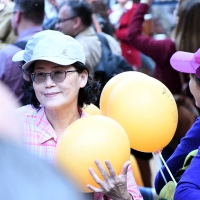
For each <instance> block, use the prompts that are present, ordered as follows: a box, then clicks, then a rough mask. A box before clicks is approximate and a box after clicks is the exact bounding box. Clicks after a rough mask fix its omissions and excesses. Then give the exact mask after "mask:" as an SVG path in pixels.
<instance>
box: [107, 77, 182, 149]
mask: <svg viewBox="0 0 200 200" xmlns="http://www.w3.org/2000/svg"><path fill="white" fill-rule="evenodd" d="M108 116H109V117H111V118H112V119H114V120H116V121H117V122H118V123H119V124H121V125H122V127H123V128H124V129H125V131H126V132H127V134H128V136H129V139H130V143H131V148H133V149H136V150H138V151H143V152H155V151H158V150H160V149H163V148H164V147H165V146H166V145H167V144H168V143H169V142H170V141H171V139H172V138H173V136H174V133H175V130H176V127H177V121H178V112H177V106H176V102H175V100H174V98H173V95H172V94H171V92H170V91H169V90H168V88H167V87H166V86H165V85H164V84H162V83H161V82H160V81H158V80H156V79H154V78H148V79H134V78H132V77H131V78H128V79H127V80H123V81H122V82H121V83H119V84H117V85H116V87H115V88H114V89H113V90H112V92H111V94H110V97H109V101H108Z"/></svg>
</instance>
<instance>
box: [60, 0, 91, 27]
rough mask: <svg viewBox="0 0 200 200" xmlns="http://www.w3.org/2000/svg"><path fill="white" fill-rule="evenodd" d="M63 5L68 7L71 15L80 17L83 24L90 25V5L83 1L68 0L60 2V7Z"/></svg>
mask: <svg viewBox="0 0 200 200" xmlns="http://www.w3.org/2000/svg"><path fill="white" fill-rule="evenodd" d="M64 5H67V6H68V7H70V12H71V13H70V14H71V16H77V17H80V18H81V21H82V23H83V25H85V26H91V25H92V6H91V5H90V4H89V3H87V2H84V1H77V0H69V1H66V2H64V3H62V4H61V6H60V8H61V7H62V6H64Z"/></svg>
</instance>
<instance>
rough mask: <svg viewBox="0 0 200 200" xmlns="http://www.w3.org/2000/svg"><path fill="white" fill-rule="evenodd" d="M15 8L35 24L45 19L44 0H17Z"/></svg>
mask: <svg viewBox="0 0 200 200" xmlns="http://www.w3.org/2000/svg"><path fill="white" fill-rule="evenodd" d="M14 9H15V10H19V11H20V12H21V13H22V15H23V16H24V18H25V19H28V20H30V21H32V22H34V23H35V24H42V22H43V20H44V0H28V1H27V0H15V8H14Z"/></svg>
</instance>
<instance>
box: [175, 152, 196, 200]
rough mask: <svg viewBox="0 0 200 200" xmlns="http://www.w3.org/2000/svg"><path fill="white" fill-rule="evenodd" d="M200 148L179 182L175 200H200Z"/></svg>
mask: <svg viewBox="0 0 200 200" xmlns="http://www.w3.org/2000/svg"><path fill="white" fill-rule="evenodd" d="M199 172H200V148H198V153H197V155H196V156H195V157H194V158H193V160H192V162H191V163H190V165H189V167H188V169H187V170H186V171H185V173H184V174H183V175H182V177H181V180H180V181H179V183H178V185H177V187H176V191H175V195H174V200H183V199H195V200H197V199H200V177H199V174H200V173H199Z"/></svg>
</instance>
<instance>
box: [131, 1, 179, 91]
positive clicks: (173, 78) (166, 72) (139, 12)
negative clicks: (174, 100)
mask: <svg viewBox="0 0 200 200" xmlns="http://www.w3.org/2000/svg"><path fill="white" fill-rule="evenodd" d="M148 8H149V7H148V5H147V4H142V3H141V4H138V7H137V9H136V11H135V15H134V17H133V18H132V21H131V23H130V25H129V29H128V35H127V39H128V41H129V43H130V44H131V45H132V46H133V47H135V48H137V49H138V50H139V51H141V52H142V53H144V54H146V55H147V56H149V57H151V58H152V59H153V60H154V62H155V64H156V67H155V71H154V77H155V78H156V79H158V80H160V81H161V82H162V83H163V84H165V85H166V86H167V87H168V89H169V90H170V91H171V92H172V94H177V93H180V92H181V82H180V78H179V72H177V71H176V70H174V69H173V68H172V67H171V65H170V58H171V56H172V55H173V54H174V53H175V52H176V47H175V44H174V42H173V41H172V40H171V39H164V40H155V39H153V38H151V37H149V36H146V35H144V34H143V33H142V24H143V22H144V15H145V14H146V12H147V10H148Z"/></svg>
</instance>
